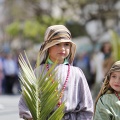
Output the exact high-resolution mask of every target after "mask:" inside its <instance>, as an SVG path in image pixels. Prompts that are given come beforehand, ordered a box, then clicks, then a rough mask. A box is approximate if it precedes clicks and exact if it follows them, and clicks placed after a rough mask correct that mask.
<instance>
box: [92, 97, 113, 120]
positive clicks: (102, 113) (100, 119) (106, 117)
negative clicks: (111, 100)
mask: <svg viewBox="0 0 120 120" xmlns="http://www.w3.org/2000/svg"><path fill="white" fill-rule="evenodd" d="M112 116H113V115H112V113H111V111H110V110H109V109H108V108H107V106H106V105H104V103H103V101H102V99H101V98H99V100H98V102H97V105H96V110H95V113H94V120H111V118H112Z"/></svg>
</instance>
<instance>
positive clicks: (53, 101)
mask: <svg viewBox="0 0 120 120" xmlns="http://www.w3.org/2000/svg"><path fill="white" fill-rule="evenodd" d="M39 59H40V58H39V57H38V59H37V66H39V64H38V63H39ZM19 63H20V69H21V71H20V82H21V88H22V92H21V93H22V95H23V97H24V99H25V101H26V104H27V106H28V108H29V110H30V112H31V114H32V116H33V120H46V119H48V120H55V119H58V120H61V119H62V117H63V115H64V113H63V111H64V103H62V105H61V106H60V107H56V106H57V103H58V100H59V94H60V91H58V90H57V89H58V84H59V83H58V80H55V73H56V71H53V69H54V67H55V65H56V64H53V65H52V67H51V68H50V69H49V71H48V72H47V73H45V72H44V69H45V67H44V69H43V71H42V72H41V74H35V72H34V70H33V69H32V67H31V64H30V62H29V60H28V57H27V55H26V53H25V58H24V57H23V56H22V54H20V57H19ZM50 74H51V76H49V75H50ZM52 80H54V83H52Z"/></svg>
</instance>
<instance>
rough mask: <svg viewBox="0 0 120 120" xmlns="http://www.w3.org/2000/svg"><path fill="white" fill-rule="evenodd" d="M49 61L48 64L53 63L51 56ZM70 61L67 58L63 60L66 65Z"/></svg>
mask: <svg viewBox="0 0 120 120" xmlns="http://www.w3.org/2000/svg"><path fill="white" fill-rule="evenodd" d="M47 62H48V64H53V61H52V60H50V58H48V60H47ZM68 63H69V62H68V60H67V59H65V60H64V62H63V64H65V65H66V64H68Z"/></svg>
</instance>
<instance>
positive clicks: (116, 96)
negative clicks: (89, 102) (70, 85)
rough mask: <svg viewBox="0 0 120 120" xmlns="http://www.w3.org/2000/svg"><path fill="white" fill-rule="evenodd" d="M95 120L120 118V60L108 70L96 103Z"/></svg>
mask: <svg viewBox="0 0 120 120" xmlns="http://www.w3.org/2000/svg"><path fill="white" fill-rule="evenodd" d="M94 120H120V61H117V62H115V63H114V64H113V65H112V67H111V68H110V70H109V71H108V73H107V75H106V77H105V80H104V83H103V86H102V88H101V90H100V93H99V95H98V97H97V100H96V103H95V114H94Z"/></svg>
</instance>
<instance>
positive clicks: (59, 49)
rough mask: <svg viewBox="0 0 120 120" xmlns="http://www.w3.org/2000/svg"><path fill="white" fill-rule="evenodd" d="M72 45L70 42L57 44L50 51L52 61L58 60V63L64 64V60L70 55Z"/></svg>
mask: <svg viewBox="0 0 120 120" xmlns="http://www.w3.org/2000/svg"><path fill="white" fill-rule="evenodd" d="M70 47H71V44H70V43H69V42H62V43H59V44H56V45H54V46H52V47H50V48H49V49H48V53H49V57H50V59H51V60H52V61H53V62H55V61H56V60H57V61H58V63H59V64H60V63H63V62H64V59H65V58H66V57H67V56H68V55H69V53H70Z"/></svg>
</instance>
